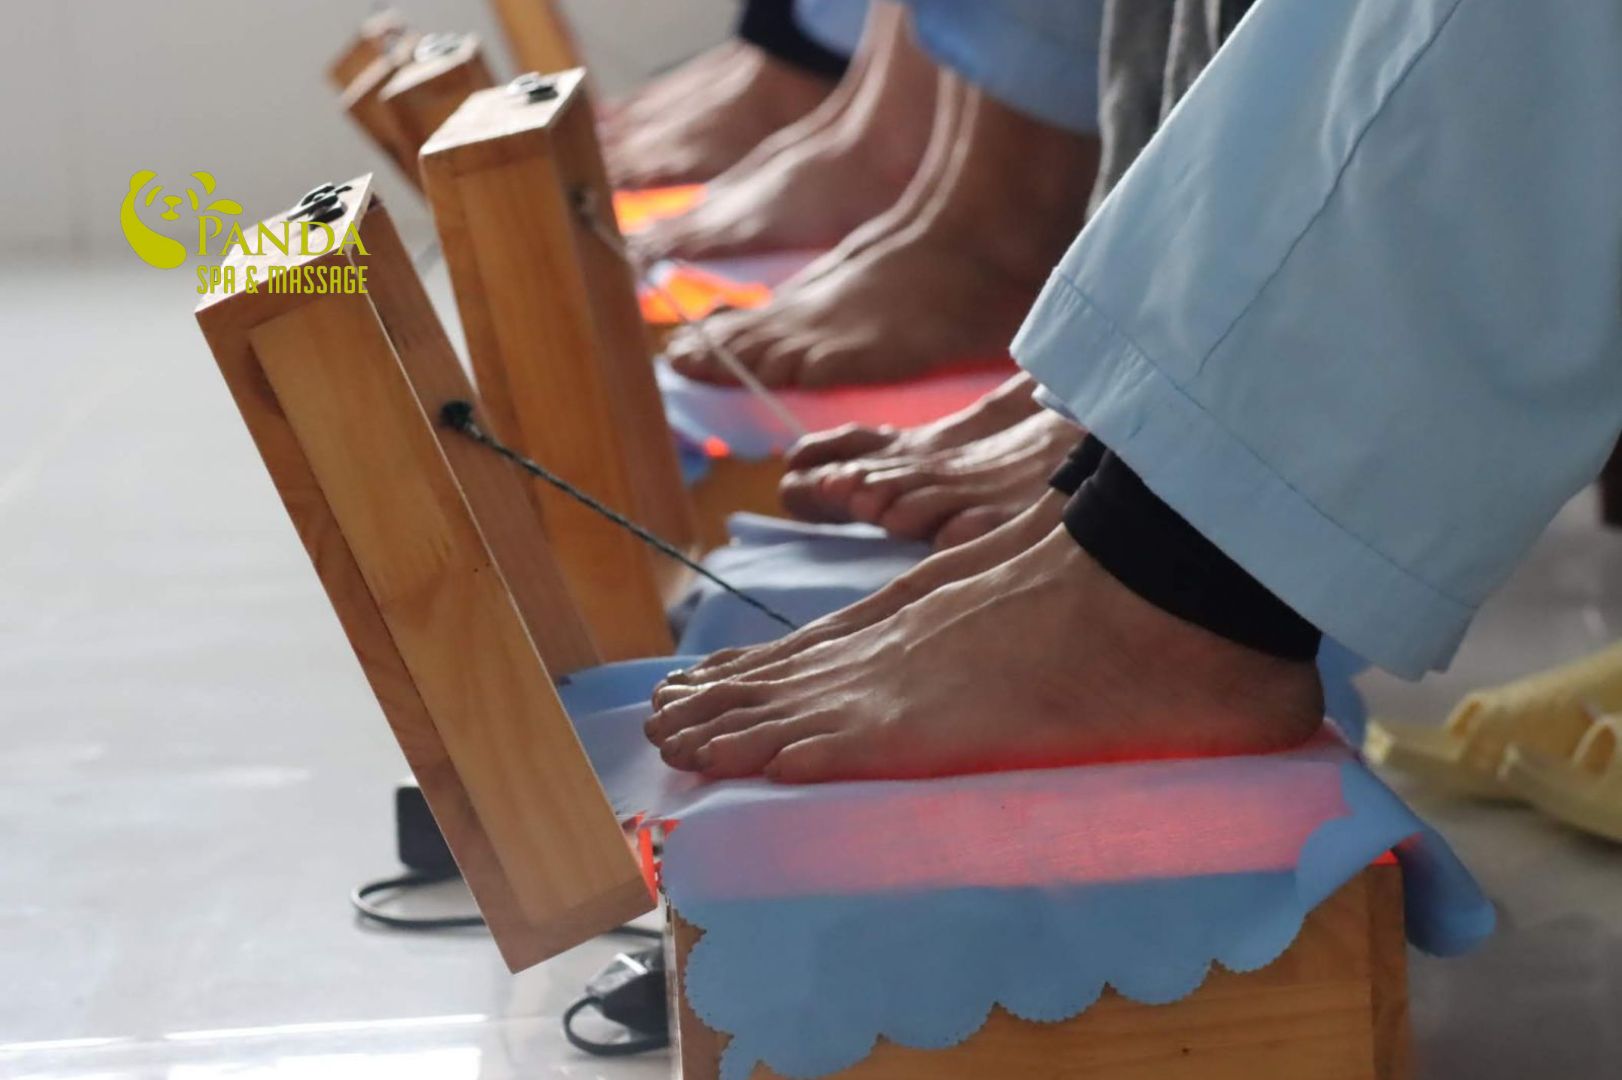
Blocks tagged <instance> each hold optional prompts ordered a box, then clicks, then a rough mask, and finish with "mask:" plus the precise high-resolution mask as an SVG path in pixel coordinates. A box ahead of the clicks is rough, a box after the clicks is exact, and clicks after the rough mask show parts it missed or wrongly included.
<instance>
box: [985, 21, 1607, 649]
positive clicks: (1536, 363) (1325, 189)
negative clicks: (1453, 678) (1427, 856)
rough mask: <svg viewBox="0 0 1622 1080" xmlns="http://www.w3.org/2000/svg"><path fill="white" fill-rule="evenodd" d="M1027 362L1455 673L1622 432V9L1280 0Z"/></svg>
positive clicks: (1195, 108) (1353, 631)
mask: <svg viewBox="0 0 1622 1080" xmlns="http://www.w3.org/2000/svg"><path fill="white" fill-rule="evenodd" d="M1014 351H1015V355H1016V356H1017V357H1018V358H1019V360H1020V362H1021V364H1023V365H1024V367H1025V368H1026V369H1027V370H1029V371H1030V372H1031V373H1032V374H1033V375H1035V377H1036V378H1037V379H1038V380H1039V381H1040V382H1041V383H1042V385H1043V386H1044V388H1045V390H1046V392H1047V393H1048V394H1049V395H1051V396H1052V397H1053V398H1054V399H1056V400H1057V401H1058V402H1059V403H1060V404H1062V406H1063V407H1064V408H1065V409H1066V410H1067V411H1068V412H1070V413H1071V414H1073V415H1074V416H1075V417H1076V418H1077V419H1079V420H1080V421H1082V422H1083V423H1085V424H1086V425H1087V426H1088V427H1090V428H1091V429H1092V430H1093V431H1095V432H1096V433H1097V434H1098V436H1099V437H1100V438H1101V439H1103V440H1104V442H1105V443H1107V444H1108V445H1109V446H1110V447H1112V448H1113V449H1114V450H1115V452H1116V453H1118V454H1119V455H1121V457H1122V458H1124V459H1125V460H1126V461H1127V463H1128V464H1130V465H1131V466H1132V467H1133V468H1134V469H1136V470H1137V471H1138V472H1139V474H1141V475H1142V477H1143V479H1144V481H1145V482H1146V483H1147V484H1148V485H1149V487H1150V488H1152V489H1153V490H1154V491H1155V492H1156V493H1158V494H1159V495H1160V496H1161V497H1162V498H1163V499H1165V500H1166V501H1167V502H1168V503H1169V504H1170V505H1171V506H1173V507H1174V508H1175V509H1176V510H1177V511H1178V512H1180V513H1181V514H1182V515H1183V516H1184V517H1185V518H1187V519H1188V520H1189V521H1190V522H1191V523H1192V524H1193V525H1195V526H1196V527H1197V528H1198V529H1200V531H1201V532H1203V533H1204V534H1205V535H1206V536H1208V537H1209V538H1210V539H1211V540H1212V541H1214V542H1215V543H1216V544H1218V545H1219V546H1220V547H1221V548H1222V549H1223V550H1224V551H1226V552H1227V553H1228V554H1229V556H1231V557H1232V558H1233V559H1235V560H1236V561H1237V562H1239V563H1240V564H1241V565H1243V566H1244V567H1245V568H1246V569H1247V570H1249V571H1250V572H1251V573H1252V574H1254V575H1255V576H1256V577H1257V578H1258V579H1260V580H1261V581H1262V582H1263V583H1264V584H1265V585H1266V586H1267V587H1268V588H1270V589H1272V590H1273V591H1274V592H1275V593H1277V594H1278V595H1279V596H1280V597H1282V598H1283V599H1284V600H1285V601H1287V602H1288V603H1289V604H1290V605H1291V606H1293V607H1294V608H1295V609H1296V610H1298V611H1299V612H1301V613H1302V614H1303V615H1305V616H1306V617H1307V618H1309V619H1310V620H1312V621H1313V622H1314V623H1316V624H1317V625H1318V626H1319V627H1321V628H1322V629H1323V630H1324V631H1325V632H1327V633H1329V634H1330V635H1332V636H1334V637H1335V638H1337V639H1339V640H1340V641H1342V642H1344V643H1345V644H1346V645H1348V646H1349V647H1351V648H1352V649H1353V650H1355V651H1357V652H1359V653H1361V654H1363V655H1364V656H1367V657H1368V658H1370V659H1371V660H1373V661H1374V662H1376V663H1378V664H1380V665H1381V666H1383V667H1385V668H1387V669H1389V670H1391V671H1393V672H1395V673H1397V674H1399V675H1404V676H1409V677H1417V676H1419V675H1421V674H1423V673H1424V672H1425V671H1426V670H1428V669H1431V668H1437V667H1441V666H1443V665H1445V664H1446V663H1447V662H1448V660H1449V659H1450V658H1451V656H1452V654H1453V652H1454V650H1455V649H1456V648H1457V646H1458V643H1459V640H1460V638H1461V637H1462V635H1463V634H1464V631H1465V628H1466V627H1467V626H1468V624H1469V622H1470V620H1471V618H1472V617H1473V616H1474V614H1475V612H1476V610H1477V609H1478V607H1479V606H1480V604H1481V602H1482V601H1483V599H1484V598H1485V597H1486V596H1487V595H1488V594H1489V593H1490V592H1491V591H1492V590H1493V589H1494V588H1496V587H1497V586H1498V585H1499V584H1500V583H1502V582H1503V580H1504V579H1505V577H1506V576H1507V575H1508V574H1509V572H1510V570H1511V568H1512V567H1513V566H1514V565H1515V563H1516V562H1517V560H1519V559H1520V558H1521V556H1522V555H1523V553H1524V552H1525V551H1526V549H1527V548H1528V546H1530V544H1531V543H1532V542H1533V540H1535V539H1536V537H1537V535H1538V534H1539V532H1540V531H1541V530H1542V529H1543V528H1544V526H1545V525H1546V524H1547V523H1548V521H1549V520H1550V518H1551V517H1553V515H1554V514H1555V513H1556V511H1557V510H1558V509H1559V508H1560V506H1561V504H1562V503H1564V502H1565V501H1566V500H1567V499H1568V498H1570V497H1571V496H1572V495H1573V494H1574V493H1575V492H1577V491H1578V490H1579V489H1580V488H1581V487H1582V486H1583V485H1584V484H1586V483H1587V482H1588V481H1589V480H1590V479H1592V478H1593V476H1594V475H1595V473H1596V472H1597V471H1598V470H1599V468H1600V466H1601V464H1602V463H1603V461H1604V459H1605V457H1606V454H1607V452H1608V451H1609V450H1610V448H1611V446H1612V445H1613V444H1614V443H1615V442H1616V439H1617V434H1618V431H1619V430H1622V3H1618V2H1616V0H1538V2H1535V3H1532V2H1528V0H1261V3H1260V4H1259V5H1258V6H1257V7H1256V8H1255V9H1254V10H1253V11H1252V12H1251V14H1250V15H1249V17H1248V18H1247V19H1246V20H1245V21H1244V22H1243V23H1242V24H1241V25H1240V27H1239V29H1238V31H1237V32H1236V33H1235V35H1234V36H1233V38H1232V39H1231V40H1230V42H1229V43H1228V45H1227V47H1226V48H1225V49H1223V50H1222V52H1221V53H1220V54H1219V55H1218V56H1217V58H1216V60H1215V61H1214V62H1213V63H1212V65H1211V66H1210V68H1209V69H1208V70H1207V71H1206V73H1205V75H1204V76H1203V77H1202V78H1201V79H1200V80H1199V81H1198V82H1197V83H1196V84H1195V85H1194V87H1193V89H1192V90H1191V91H1190V92H1189V94H1188V96H1187V97H1186V98H1185V99H1184V100H1183V102H1182V104H1181V105H1180V106H1179V107H1178V108H1177V109H1176V110H1175V111H1174V112H1173V113H1172V114H1171V116H1170V118H1169V119H1168V121H1167V122H1166V124H1165V125H1164V127H1163V129H1162V130H1161V132H1160V133H1159V135H1157V136H1156V138H1155V139H1154V141H1153V142H1152V143H1151V144H1150V145H1149V147H1148V149H1147V150H1145V151H1144V153H1143V154H1142V156H1141V157H1140V158H1139V159H1138V160H1137V162H1136V164H1134V165H1133V167H1132V168H1131V169H1130V170H1129V171H1128V172H1127V174H1126V176H1125V178H1124V179H1123V180H1122V181H1121V183H1120V184H1119V185H1118V186H1117V187H1116V188H1115V190H1114V192H1113V194H1112V195H1111V196H1110V197H1109V198H1108V199H1107V200H1106V201H1105V202H1104V204H1103V206H1102V207H1101V208H1100V210H1099V212H1098V213H1097V214H1096V215H1095V216H1094V217H1093V219H1092V220H1091V222H1090V223H1089V224H1088V226H1087V228H1086V229H1085V230H1084V231H1083V233H1082V235H1081V236H1080V238H1079V239H1078V240H1077V241H1076V243H1075V245H1074V247H1073V248H1072V249H1071V251H1070V253H1069V254H1068V255H1067V256H1066V257H1065V259H1064V261H1063V262H1062V263H1061V264H1060V266H1059V267H1058V269H1057V270H1056V271H1055V272H1054V275H1053V277H1052V279H1051V281H1050V283H1049V285H1048V287H1047V289H1046V291H1045V293H1044V294H1043V296H1042V298H1041V300H1040V301H1039V302H1038V304H1037V306H1036V308H1035V309H1034V310H1033V312H1032V313H1031V316H1030V318H1029V321H1028V322H1027V323H1026V325H1025V327H1024V329H1023V330H1022V331H1021V333H1020V336H1019V339H1018V341H1017V342H1016V343H1015V346H1014Z"/></svg>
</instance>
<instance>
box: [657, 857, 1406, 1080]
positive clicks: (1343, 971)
mask: <svg viewBox="0 0 1622 1080" xmlns="http://www.w3.org/2000/svg"><path fill="white" fill-rule="evenodd" d="M701 937H702V934H701V933H700V932H699V931H698V930H697V928H695V927H693V926H692V925H691V924H688V923H686V922H683V921H682V920H681V919H680V918H674V919H672V922H671V933H670V934H669V935H668V942H669V944H668V945H667V950H668V954H669V956H670V962H669V963H668V964H667V965H666V969H667V971H668V972H669V975H668V976H667V978H668V980H669V987H670V1001H671V1017H672V1021H673V1027H674V1028H675V1031H674V1039H675V1043H674V1046H675V1058H676V1062H675V1075H676V1076H677V1077H678V1078H679V1080H716V1078H717V1077H718V1076H720V1062H721V1053H722V1051H724V1050H725V1048H726V1042H727V1040H726V1039H725V1037H723V1036H721V1035H718V1034H716V1033H715V1032H714V1031H712V1030H710V1029H709V1028H707V1027H705V1026H704V1024H703V1023H702V1022H701V1021H700V1020H699V1019H698V1018H697V1016H695V1015H694V1013H693V1011H692V1009H691V1008H690V1007H689V1006H688V1004H687V1002H686V999H685V997H684V996H683V995H682V992H681V977H682V972H684V971H685V970H686V964H687V957H688V954H689V953H690V952H691V951H692V948H693V946H694V945H695V944H697V942H698V941H699V939H700V938H701ZM1405 949H1406V944H1405V942H1404V940H1403V917H1402V877H1401V871H1400V870H1399V869H1398V868H1397V867H1396V866H1394V865H1379V866H1374V867H1370V868H1369V869H1368V870H1366V871H1364V872H1363V873H1362V874H1361V875H1359V876H1358V877H1356V878H1354V879H1353V880H1352V881H1351V882H1349V883H1348V884H1347V885H1346V886H1345V887H1344V888H1342V889H1341V890H1340V891H1339V892H1338V893H1336V894H1335V895H1334V896H1332V897H1330V898H1329V899H1328V900H1327V901H1325V902H1324V903H1323V904H1322V905H1320V906H1319V907H1318V909H1317V910H1316V911H1314V912H1312V914H1310V915H1309V916H1307V919H1306V922H1305V923H1304V924H1303V925H1302V927H1301V932H1300V934H1299V936H1297V938H1296V940H1295V943H1294V944H1293V945H1291V946H1290V948H1289V949H1287V950H1286V951H1285V953H1284V955H1283V956H1281V957H1279V958H1278V959H1277V960H1275V961H1274V962H1273V963H1272V964H1270V965H1268V966H1267V967H1265V968H1263V969H1261V970H1260V971H1253V972H1248V973H1246V974H1234V973H1233V972H1229V971H1223V970H1216V971H1213V972H1211V974H1210V975H1209V976H1207V977H1206V980H1205V982H1204V984H1202V985H1201V986H1200V988H1199V989H1198V990H1196V991H1194V993H1192V994H1190V995H1189V996H1188V997H1186V998H1184V999H1182V1000H1181V1001H1177V1002H1173V1003H1172V1004H1170V1005H1140V1004H1138V1003H1136V1002H1134V1001H1129V1000H1127V999H1126V998H1123V997H1121V996H1120V995H1118V994H1116V993H1115V992H1114V991H1113V990H1107V989H1106V990H1105V992H1104V996H1103V998H1102V999H1101V1000H1099V1001H1098V1002H1097V1003H1096V1004H1095V1005H1093V1007H1092V1008H1090V1009H1088V1010H1087V1011H1086V1012H1083V1013H1082V1014H1081V1015H1079V1016H1077V1017H1075V1018H1074V1019H1072V1020H1066V1021H1064V1022H1062V1023H1057V1024H1036V1023H1031V1022H1029V1021H1025V1020H1020V1019H1017V1018H1015V1017H1014V1016H1012V1015H1010V1014H1009V1013H1007V1012H1005V1011H1003V1010H1002V1009H996V1010H994V1011H993V1012H992V1014H991V1017H990V1018H989V1019H988V1020H987V1021H986V1024H985V1026H984V1027H983V1028H981V1029H980V1030H979V1031H978V1032H976V1033H975V1034H974V1035H972V1036H970V1037H969V1038H968V1039H967V1040H966V1041H964V1042H962V1043H960V1044H958V1045H957V1046H954V1047H952V1048H950V1049H947V1050H913V1049H910V1048H907V1047H903V1046H899V1045H897V1044H895V1043H891V1042H887V1041H883V1040H881V1041H880V1042H879V1044H878V1045H877V1046H875V1047H874V1048H873V1053H872V1054H871V1055H870V1056H868V1057H867V1058H866V1059H864V1060H863V1061H862V1062H861V1063H860V1064H858V1065H856V1066H854V1067H852V1068H850V1069H846V1070H844V1071H842V1072H839V1073H837V1074H835V1077H837V1080H918V1078H920V1077H928V1078H929V1080H984V1078H985V1077H999V1078H1007V1080H1016V1078H1022V1077H1033V1078H1034V1077H1042V1078H1049V1077H1064V1078H1065V1080H1257V1078H1260V1077H1279V1078H1280V1080H1283V1078H1286V1077H1287V1078H1288V1080H1409V1078H1410V1077H1411V1076H1412V1066H1411V1064H1410V1061H1409V1054H1408V1042H1409V1033H1408V1019H1407V1018H1408V1012H1407V976H1406V967H1405V965H1406V957H1405ZM751 1080H781V1078H780V1077H779V1076H778V1074H777V1073H775V1072H773V1071H771V1070H770V1069H767V1068H765V1067H757V1068H756V1070H755V1072H754V1073H753V1074H752V1076H751Z"/></svg>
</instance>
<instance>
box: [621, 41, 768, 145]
mask: <svg viewBox="0 0 1622 1080" xmlns="http://www.w3.org/2000/svg"><path fill="white" fill-rule="evenodd" d="M749 48H750V46H748V45H746V44H745V43H744V42H742V41H739V40H738V39H736V38H732V39H730V40H728V41H724V42H722V43H721V44H719V45H717V46H715V47H714V48H712V49H706V50H705V51H703V52H701V53H699V54H698V55H697V56H695V57H693V58H692V59H691V60H688V61H686V62H685V63H683V64H680V65H678V66H677V67H675V68H674V69H672V70H670V71H666V72H664V73H663V74H660V75H657V76H655V77H654V78H653V79H652V80H650V81H649V82H647V83H645V84H643V85H642V86H639V87H638V88H637V89H635V90H633V91H631V92H630V93H629V94H626V95H624V96H623V97H619V98H615V99H614V100H613V101H610V102H608V103H607V104H605V105H603V106H602V107H600V108H599V109H598V110H597V123H598V125H599V127H600V128H601V130H602V132H603V134H604V136H605V137H606V136H608V135H612V134H617V133H618V132H620V131H623V130H624V129H625V128H626V127H627V126H634V125H636V124H645V123H648V122H650V121H653V120H657V119H660V118H662V117H664V116H666V115H667V114H668V113H669V112H670V111H671V110H672V109H680V108H681V107H682V104H683V103H684V102H686V101H687V99H688V98H689V97H691V96H692V94H693V93H694V92H695V91H697V90H699V89H700V88H702V87H704V86H706V85H708V84H709V83H711V82H713V81H715V80H716V79H719V78H722V77H723V76H724V74H725V73H726V72H727V71H728V70H730V69H731V67H732V66H733V65H734V64H735V63H736V62H737V60H738V58H739V56H740V55H741V54H742V53H744V52H746V51H748V49H749Z"/></svg>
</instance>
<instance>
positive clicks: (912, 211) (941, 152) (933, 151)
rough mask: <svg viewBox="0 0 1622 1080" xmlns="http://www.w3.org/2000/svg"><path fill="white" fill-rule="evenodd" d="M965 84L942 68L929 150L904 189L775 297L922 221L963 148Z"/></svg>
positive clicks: (789, 291) (816, 259)
mask: <svg viewBox="0 0 1622 1080" xmlns="http://www.w3.org/2000/svg"><path fill="white" fill-rule="evenodd" d="M968 98H969V88H968V84H966V83H965V82H963V80H962V79H960V78H958V77H957V76H956V75H953V74H952V73H951V72H948V71H942V72H941V73H940V75H939V78H938V79H937V80H936V84H935V119H934V123H933V125H932V126H931V128H930V134H929V148H928V149H927V150H925V152H924V159H923V161H922V162H920V163H919V165H918V170H917V172H915V173H914V174H913V177H912V180H911V181H910V182H909V183H908V184H907V187H906V190H904V191H903V192H902V193H901V197H900V198H899V199H897V200H896V202H895V203H894V205H892V206H891V207H890V208H889V209H887V210H885V211H884V212H883V213H881V214H879V215H878V216H877V217H874V218H872V219H870V220H868V221H865V222H863V223H862V224H861V225H860V226H859V227H858V228H856V229H853V230H851V232H850V234H849V235H848V236H846V237H845V238H844V239H843V240H841V241H840V242H839V243H838V244H837V245H836V246H835V247H832V248H830V249H829V250H827V251H825V252H823V253H822V254H821V255H818V256H817V257H816V258H815V259H813V260H811V262H809V263H807V264H806V265H805V266H804V267H803V268H802V269H801V270H800V271H799V272H798V273H796V274H795V275H794V276H793V277H791V278H789V279H788V280H787V281H785V282H783V284H781V285H779V286H778V287H777V290H776V292H777V295H778V296H786V295H788V294H789V293H792V292H793V291H794V290H795V289H797V288H800V287H802V286H804V285H808V284H810V283H811V282H812V281H815V280H816V279H818V278H820V277H823V276H824V275H826V274H827V273H828V272H829V271H832V270H837V269H838V268H840V267H842V266H844V265H845V264H846V263H848V262H850V261H852V260H853V259H856V258H859V257H860V256H861V255H863V254H865V253H866V252H867V251H868V250H869V249H871V248H875V247H878V246H879V245H880V244H884V243H887V242H888V241H889V240H890V239H891V238H893V237H895V236H898V235H900V234H901V233H903V232H905V231H906V230H907V229H908V228H910V227H911V226H912V224H913V223H914V222H916V221H919V220H922V219H923V218H924V216H925V215H926V214H928V213H929V211H930V210H931V209H933V208H934V206H935V204H936V202H937V201H938V200H939V199H941V198H943V197H944V196H943V189H944V188H945V185H946V181H947V180H948V179H950V177H951V174H952V167H953V163H954V162H955V161H956V160H957V156H958V154H959V153H960V151H961V147H962V142H963V140H962V138H961V136H962V132H963V119H964V116H965V114H966V112H967V104H968Z"/></svg>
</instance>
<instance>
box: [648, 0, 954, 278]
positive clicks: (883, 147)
mask: <svg viewBox="0 0 1622 1080" xmlns="http://www.w3.org/2000/svg"><path fill="white" fill-rule="evenodd" d="M863 47H864V50H869V55H867V56H866V57H865V58H864V62H862V63H860V64H859V65H858V66H857V67H856V68H854V69H853V75H852V77H849V78H847V79H846V80H845V82H844V84H842V85H841V90H840V91H839V92H836V94H835V95H834V96H833V97H832V98H830V102H829V103H825V105H824V106H823V107H822V108H819V109H817V110H816V111H814V112H813V113H812V114H811V115H810V116H808V117H806V118H805V119H803V120H801V121H800V122H799V123H797V124H793V125H791V126H790V127H789V128H786V129H784V130H783V131H780V132H778V133H777V135H775V136H773V137H772V138H771V139H768V140H767V141H766V142H765V143H763V144H761V146H760V148H759V149H758V150H756V151H755V152H754V153H751V154H749V155H748V156H747V157H745V158H744V159H743V160H742V161H740V162H739V163H738V164H737V165H735V166H733V167H732V168H731V169H729V170H727V171H726V172H725V173H723V174H722V175H721V176H719V177H717V178H716V179H715V180H713V181H711V182H710V184H709V186H708V190H707V191H706V193H705V198H704V201H703V202H702V203H701V204H699V205H698V206H697V207H695V208H694V209H693V210H691V211H689V212H688V213H686V214H683V215H681V216H679V217H676V218H671V219H668V220H665V221H662V222H659V223H657V224H656V225H654V226H653V227H652V228H650V229H649V230H647V231H646V232H645V233H643V234H642V235H641V236H639V237H638V238H637V243H638V247H639V248H640V249H641V250H642V251H643V252H644V253H645V254H647V255H648V256H650V257H653V258H670V257H675V258H684V259H705V258H720V257H724V256H728V255H738V254H745V253H750V252H759V251H782V250H790V249H799V248H823V247H830V246H832V245H833V244H835V243H837V242H838V241H839V240H841V239H842V238H844V237H845V236H846V235H847V234H848V233H850V232H851V230H853V229H855V228H856V227H857V226H859V225H861V224H862V223H863V222H865V221H867V220H869V219H870V218H872V217H874V216H876V215H878V214H879V213H880V212H882V211H883V210H884V209H885V208H887V207H889V206H891V205H892V204H894V203H895V201H896V199H897V197H898V196H899V195H900V194H901V193H902V192H903V191H904V190H905V188H906V187H907V184H908V182H909V181H910V180H911V179H912V177H913V175H914V174H915V173H916V172H917V170H918V165H919V162H920V161H921V160H922V159H923V157H924V151H925V149H926V147H927V145H928V142H929V138H930V130H931V126H932V123H933V117H934V112H935V86H936V82H937V77H936V73H935V68H934V65H933V64H932V63H931V61H930V60H929V58H928V57H927V56H926V55H925V54H924V53H923V51H922V50H921V49H920V48H919V47H918V46H917V44H916V43H915V42H914V41H913V40H912V35H911V32H910V30H909V28H908V26H907V23H906V16H905V12H904V11H903V10H902V9H901V8H900V7H896V6H892V5H880V6H879V7H877V8H875V10H874V14H873V17H872V19H871V21H870V22H869V28H868V32H867V34H866V36H865V37H864V46H863ZM845 84H851V89H850V92H849V93H846V92H845ZM836 100H837V115H836V116H834V117H832V118H831V119H830V118H829V117H828V116H826V115H825V114H826V113H827V112H829V107H828V106H829V104H832V103H834V102H835V101H836Z"/></svg>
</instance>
